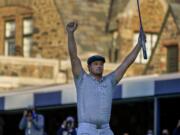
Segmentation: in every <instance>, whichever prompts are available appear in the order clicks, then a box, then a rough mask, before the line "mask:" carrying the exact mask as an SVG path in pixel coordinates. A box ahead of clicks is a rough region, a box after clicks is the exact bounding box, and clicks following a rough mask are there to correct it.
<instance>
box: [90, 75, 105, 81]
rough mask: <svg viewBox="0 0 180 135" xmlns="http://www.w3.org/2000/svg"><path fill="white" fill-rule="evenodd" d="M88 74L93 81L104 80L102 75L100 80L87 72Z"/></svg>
mask: <svg viewBox="0 0 180 135" xmlns="http://www.w3.org/2000/svg"><path fill="white" fill-rule="evenodd" d="M89 76H90V77H91V78H92V79H93V80H94V81H97V82H102V81H103V80H104V76H102V77H101V79H100V80H97V79H96V77H94V76H93V75H92V74H91V73H90V74H89Z"/></svg>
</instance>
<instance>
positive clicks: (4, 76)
mask: <svg viewBox="0 0 180 135" xmlns="http://www.w3.org/2000/svg"><path fill="white" fill-rule="evenodd" d="M172 3H173V4H174V6H173V4H172ZM177 3H178V0H141V3H140V7H141V11H142V20H143V26H144V31H145V32H146V36H147V52H148V60H144V59H143V57H142V53H141V54H140V55H139V56H138V58H137V59H136V61H135V63H134V64H133V65H132V66H131V67H130V69H129V70H128V72H127V73H126V76H135V75H142V74H157V73H158V74H162V73H169V72H178V71H179V70H180V67H179V65H178V63H179V59H180V55H179V53H178V52H175V50H178V49H177V48H179V40H178V38H179V36H178V34H179V32H178V31H179V17H178V16H179V15H178V14H179V13H178V8H176V6H178V4H177ZM0 13H1V14H0V88H3V89H10V90H11V89H12V88H19V87H24V86H28V87H32V86H37V85H38V86H39V85H52V84H53V85H54V84H64V83H68V82H71V80H72V74H71V67H70V62H69V57H68V53H67V38H66V30H65V26H66V24H67V23H68V22H69V21H71V20H78V22H79V28H78V30H77V31H76V35H75V37H76V41H77V47H78V55H79V56H80V59H81V60H82V64H83V66H84V68H86V67H87V66H86V59H87V58H88V57H89V56H90V55H92V54H97V53H98V54H102V55H104V56H105V57H106V59H107V63H106V66H105V73H107V72H109V71H111V70H113V69H115V68H116V67H117V66H118V65H119V64H120V63H121V62H122V61H123V59H124V57H125V56H127V54H128V52H129V51H130V50H131V49H132V48H133V46H135V44H136V43H137V37H138V32H139V19H138V12H137V3H136V1H135V0H133V1H131V0H0ZM165 33H166V34H165ZM167 37H168V38H167ZM165 39H166V40H165ZM170 44H172V45H170ZM171 46H172V47H171ZM174 46H175V47H174ZM167 48H170V49H169V50H170V51H169V52H168V51H167ZM174 52H175V53H176V55H174V56H172V57H173V59H174V57H175V58H176V59H177V60H176V61H175V62H174V63H173V64H172V63H171V62H172V60H170V59H172V58H171V54H174ZM166 57H167V59H166ZM168 63H169V65H171V66H172V65H175V67H176V68H175V69H174V68H173V69H172V68H171V66H168ZM86 69H87V68H86Z"/></svg>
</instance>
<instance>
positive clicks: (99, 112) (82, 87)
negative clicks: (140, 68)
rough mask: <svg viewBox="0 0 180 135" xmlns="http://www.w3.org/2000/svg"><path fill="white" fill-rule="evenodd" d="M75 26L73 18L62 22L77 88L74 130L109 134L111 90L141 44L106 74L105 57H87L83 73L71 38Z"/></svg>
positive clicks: (80, 134) (81, 134)
mask: <svg viewBox="0 0 180 135" xmlns="http://www.w3.org/2000/svg"><path fill="white" fill-rule="evenodd" d="M77 27H78V23H77V22H70V23H68V24H67V26H66V29H67V33H68V50H69V55H70V60H71V66H72V72H73V76H74V81H75V85H76V90H77V106H78V132H77V134H78V135H100V134H101V135H113V132H112V131H111V129H110V127H109V121H110V114H111V106H112V96H113V90H114V88H115V86H116V84H117V83H118V82H119V81H120V80H121V78H122V77H123V75H124V73H125V72H126V70H127V69H128V67H129V66H130V65H131V64H132V63H133V62H134V60H135V59H136V57H137V55H138V53H139V51H140V49H141V47H140V45H139V44H137V45H136V47H135V48H134V49H133V51H132V52H131V53H130V54H129V55H128V56H127V57H126V59H125V60H124V61H123V63H122V64H121V65H120V66H119V67H118V68H117V69H116V70H115V71H113V72H112V73H110V74H108V75H106V76H103V70H104V63H105V58H104V57H102V56H99V55H95V56H92V57H90V58H89V59H88V61H87V64H88V69H89V72H90V73H89V74H87V73H86V72H85V71H84V69H83V68H82V65H81V61H80V59H79V58H78V56H77V48H76V42H75V38H74V32H75V30H76V29H77ZM139 41H140V40H139Z"/></svg>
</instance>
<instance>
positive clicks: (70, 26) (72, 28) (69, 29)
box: [66, 21, 78, 32]
mask: <svg viewBox="0 0 180 135" xmlns="http://www.w3.org/2000/svg"><path fill="white" fill-rule="evenodd" d="M77 27H78V22H77V21H72V22H69V23H68V24H67V25H66V30H67V32H74V31H75V30H76V29H77Z"/></svg>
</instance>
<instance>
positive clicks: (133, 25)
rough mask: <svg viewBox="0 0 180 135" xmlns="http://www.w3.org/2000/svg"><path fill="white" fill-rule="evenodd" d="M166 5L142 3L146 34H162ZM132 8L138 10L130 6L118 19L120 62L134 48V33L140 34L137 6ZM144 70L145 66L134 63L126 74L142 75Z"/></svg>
mask: <svg viewBox="0 0 180 135" xmlns="http://www.w3.org/2000/svg"><path fill="white" fill-rule="evenodd" d="M164 4H165V3H164V2H162V1H161V0H143V1H142V2H141V4H140V8H141V16H142V21H143V27H144V31H145V32H146V33H156V34H158V33H159V32H160V28H161V25H162V23H163V21H164V16H165V14H166V11H167V5H164ZM132 6H136V8H133V7H130V6H129V8H130V9H129V10H128V9H127V10H126V12H125V13H123V14H122V15H119V18H118V33H119V38H118V40H119V41H118V46H119V50H120V54H119V60H120V61H121V62H122V61H123V59H124V57H126V56H127V55H128V53H129V52H130V51H131V50H132V48H133V38H134V37H133V36H134V33H136V32H139V17H138V11H137V5H132ZM132 9H133V10H132ZM131 10H132V11H131ZM144 68H145V64H141V63H134V64H133V65H132V67H131V68H130V69H129V70H128V71H127V73H126V74H127V76H135V75H141V74H142V73H143V70H144Z"/></svg>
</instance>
